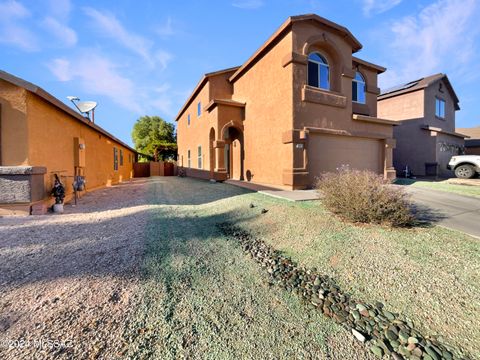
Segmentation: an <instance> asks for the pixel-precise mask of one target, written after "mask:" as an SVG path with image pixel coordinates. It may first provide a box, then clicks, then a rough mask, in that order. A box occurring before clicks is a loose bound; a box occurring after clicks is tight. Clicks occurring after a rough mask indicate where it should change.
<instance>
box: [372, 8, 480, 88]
mask: <svg viewBox="0 0 480 360" xmlns="http://www.w3.org/2000/svg"><path fill="white" fill-rule="evenodd" d="M478 15H479V14H478V7H477V2H476V0H439V1H437V2H435V3H433V4H431V5H429V6H427V7H425V8H424V9H423V10H422V11H421V12H420V13H419V14H418V15H415V16H408V17H404V18H402V19H400V20H399V21H396V22H394V23H393V25H391V26H390V29H389V32H390V36H388V37H387V42H388V44H389V45H388V46H387V47H386V49H387V50H388V59H389V61H388V62H389V64H388V67H389V70H388V71H387V72H386V74H385V75H382V77H381V85H382V87H388V86H391V85H395V84H396V83H399V82H406V81H411V80H415V79H417V78H420V77H423V76H427V75H431V74H433V73H436V72H444V73H449V74H453V73H459V72H462V71H465V70H466V69H468V68H469V67H470V66H471V65H472V64H474V63H475V62H476V61H478V59H475V57H476V51H475V50H474V40H475V37H476V36H477V35H478V32H479V30H480V29H479V28H478V26H477V24H475V21H476V19H477V18H478ZM475 29H477V30H475Z"/></svg>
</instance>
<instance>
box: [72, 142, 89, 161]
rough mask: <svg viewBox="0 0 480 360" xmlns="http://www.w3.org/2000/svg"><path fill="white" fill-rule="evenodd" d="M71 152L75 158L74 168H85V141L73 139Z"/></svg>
mask: <svg viewBox="0 0 480 360" xmlns="http://www.w3.org/2000/svg"><path fill="white" fill-rule="evenodd" d="M73 148H74V150H73V152H74V157H75V164H74V166H76V167H85V150H86V145H85V140H84V139H82V138H78V137H77V138H74V139H73Z"/></svg>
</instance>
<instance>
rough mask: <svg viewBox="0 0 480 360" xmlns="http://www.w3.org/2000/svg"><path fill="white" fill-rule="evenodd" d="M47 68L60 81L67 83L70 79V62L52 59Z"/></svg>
mask: <svg viewBox="0 0 480 360" xmlns="http://www.w3.org/2000/svg"><path fill="white" fill-rule="evenodd" d="M47 67H48V68H49V69H50V71H51V72H52V73H53V75H55V77H56V78H57V79H58V80H60V81H69V80H71V79H72V74H71V71H70V61H68V60H66V59H61V58H58V59H53V60H52V62H51V63H50V64H47Z"/></svg>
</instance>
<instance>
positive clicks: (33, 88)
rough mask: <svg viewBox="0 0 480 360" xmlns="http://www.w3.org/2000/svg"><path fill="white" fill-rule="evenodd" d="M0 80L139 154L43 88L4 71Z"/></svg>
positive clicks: (0, 71) (0, 72)
mask: <svg viewBox="0 0 480 360" xmlns="http://www.w3.org/2000/svg"><path fill="white" fill-rule="evenodd" d="M0 79H1V80H4V81H6V82H9V83H10V84H13V85H16V86H18V87H21V88H23V89H25V90H27V91H30V92H31V93H34V94H35V95H37V96H39V97H41V98H42V99H44V100H46V101H47V102H49V103H50V104H52V105H53V106H55V107H57V108H59V109H60V110H62V111H64V112H66V113H67V114H68V115H70V116H72V117H74V118H75V119H76V120H78V121H80V122H81V123H83V124H84V125H86V126H89V127H91V128H92V129H94V130H96V131H98V132H100V133H102V134H103V135H105V136H106V137H108V138H110V139H111V140H113V141H115V142H117V143H119V144H120V145H123V146H124V147H126V148H127V149H129V150H131V151H133V152H137V150H135V149H133V148H131V147H130V146H128V145H127V144H125V143H124V142H123V141H121V140H119V139H118V138H116V137H115V136H113V135H112V134H110V133H109V132H108V131H106V130H105V129H103V128H101V127H100V126H98V125H97V124H95V123H93V122H91V121H90V120H88V119H87V118H85V117H84V116H82V115H81V114H79V113H78V112H76V111H75V110H73V109H72V108H71V107H69V106H67V105H66V104H65V103H63V102H62V101H60V100H59V99H57V98H56V97H54V96H53V95H52V94H50V93H48V92H47V91H45V90H43V89H42V88H41V87H39V86H37V85H35V84H32V83H31V82H28V81H26V80H23V79H21V78H19V77H16V76H15V75H12V74H10V73H8V72H6V71H3V70H0Z"/></svg>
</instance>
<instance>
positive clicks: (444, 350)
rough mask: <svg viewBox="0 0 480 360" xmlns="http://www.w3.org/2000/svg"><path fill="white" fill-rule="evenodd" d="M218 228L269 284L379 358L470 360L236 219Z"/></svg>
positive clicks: (455, 349)
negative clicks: (352, 292)
mask: <svg viewBox="0 0 480 360" xmlns="http://www.w3.org/2000/svg"><path fill="white" fill-rule="evenodd" d="M218 227H219V228H220V230H221V231H222V233H223V234H224V235H226V236H227V238H232V239H234V240H236V241H238V242H239V243H240V245H241V246H242V248H243V250H244V252H245V253H246V254H249V255H250V256H251V257H252V258H253V259H254V260H255V261H256V262H258V263H259V264H261V266H262V267H263V268H265V270H266V271H267V273H268V274H269V278H270V279H269V284H271V285H275V284H276V285H278V286H280V287H282V288H284V289H285V290H289V291H292V292H295V293H296V294H297V295H298V296H299V297H300V300H301V301H302V302H303V303H305V304H306V305H308V306H310V307H311V308H314V309H317V310H319V311H321V312H322V313H323V314H324V315H325V316H328V317H330V318H332V319H334V320H335V321H336V322H337V323H339V324H340V325H341V326H343V327H344V328H346V329H347V330H349V331H350V332H352V334H353V336H355V338H356V339H358V340H359V341H360V342H362V343H365V344H366V346H367V347H368V348H369V349H370V351H371V352H372V353H373V354H375V355H376V356H377V357H379V358H382V357H383V356H384V355H389V356H390V357H391V358H392V359H395V360H397V359H411V360H422V359H423V360H460V359H462V360H463V359H468V358H467V357H466V355H465V354H464V353H463V351H462V350H460V349H457V348H453V347H451V346H448V345H447V344H442V343H441V342H440V341H439V340H438V339H437V337H431V336H424V335H422V334H421V333H420V332H419V331H417V330H415V329H414V325H413V322H412V321H411V320H409V319H407V318H405V317H404V316H403V315H401V314H398V313H395V312H392V311H389V310H387V309H386V308H385V306H384V305H383V304H382V303H380V302H377V303H375V304H373V305H372V304H368V303H364V302H359V301H356V300H354V299H352V298H351V296H350V294H348V293H346V292H343V291H341V289H340V287H339V286H338V285H337V284H336V283H335V281H334V280H333V279H332V278H330V277H329V276H327V275H320V274H319V273H318V272H317V270H316V269H315V268H312V269H307V268H305V267H301V266H298V264H296V263H295V262H294V261H292V260H291V259H289V258H288V257H286V256H284V255H283V254H282V253H281V252H280V251H278V250H275V249H274V248H272V247H271V246H269V245H267V244H266V243H265V242H263V241H262V240H259V239H256V238H254V237H253V236H252V235H251V234H249V233H248V232H246V231H244V230H243V229H240V228H239V227H237V226H235V225H233V224H231V223H228V222H227V223H223V224H219V225H218Z"/></svg>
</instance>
